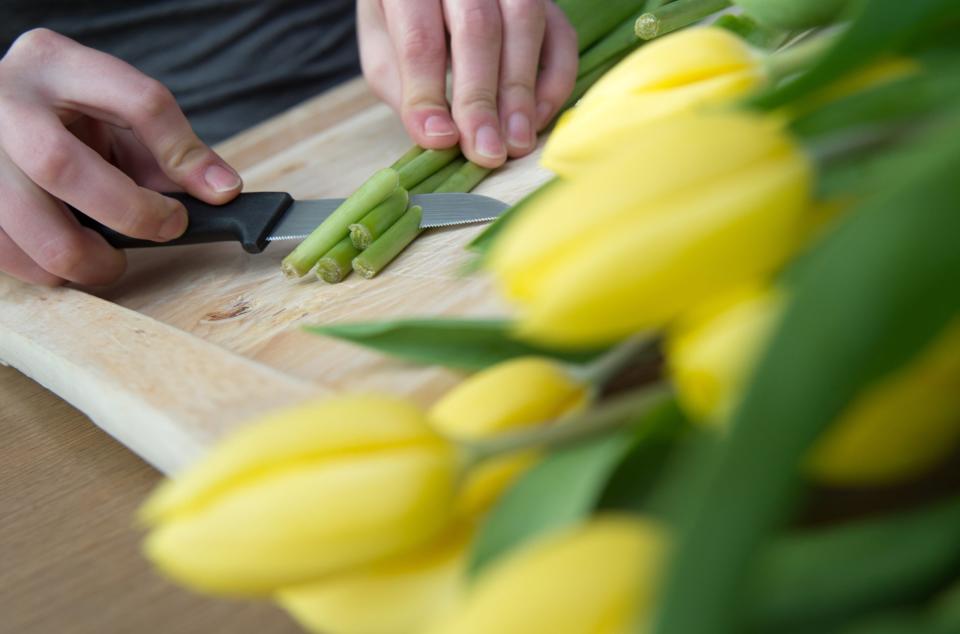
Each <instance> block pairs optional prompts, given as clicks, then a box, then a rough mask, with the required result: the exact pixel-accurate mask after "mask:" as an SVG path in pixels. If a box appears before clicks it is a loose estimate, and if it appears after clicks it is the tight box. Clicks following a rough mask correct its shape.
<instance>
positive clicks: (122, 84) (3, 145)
mask: <svg viewBox="0 0 960 634" xmlns="http://www.w3.org/2000/svg"><path fill="white" fill-rule="evenodd" d="M241 188H242V183H241V181H240V177H239V175H237V173H236V171H234V170H233V169H232V168H231V167H230V166H229V165H227V164H226V163H225V162H224V161H223V159H221V158H220V157H219V156H217V155H216V154H215V153H214V152H213V150H211V149H210V148H209V147H207V146H206V145H205V144H204V143H203V142H201V141H200V139H199V138H197V135H196V134H194V132H193V130H192V128H191V127H190V124H189V123H188V122H187V119H186V117H185V116H184V115H183V113H182V112H181V111H180V108H179V107H178V106H177V103H176V101H175V100H174V98H173V95H172V94H171V93H170V91H169V90H167V88H165V87H164V86H163V85H162V84H161V83H160V82H158V81H156V80H154V79H151V78H150V77H147V76H146V75H144V74H142V73H141V72H139V71H137V70H136V69H135V68H133V67H132V66H130V65H128V64H126V63H125V62H123V61H121V60H119V59H116V58H114V57H111V56H110V55H107V54H105V53H101V52H99V51H95V50H93V49H90V48H87V47H85V46H81V45H80V44H78V43H76V42H74V41H73V40H70V39H68V38H66V37H64V36H62V35H59V34H57V33H54V32H53V31H49V30H46V29H36V30H33V31H28V32H27V33H24V34H23V35H21V36H20V37H19V38H18V39H17V41H16V42H14V44H13V45H12V46H11V47H10V50H9V51H8V52H7V54H6V55H5V56H4V57H3V58H2V59H0V271H3V272H5V273H9V274H11V275H13V276H14V277H18V278H20V279H22V280H24V281H27V282H33V283H38V284H47V285H55V284H60V283H62V282H64V281H70V282H77V283H80V284H88V285H99V284H107V283H109V282H112V281H114V280H115V279H117V278H118V277H119V276H120V275H121V274H122V273H123V270H124V268H125V266H126V258H125V256H124V254H123V252H122V251H118V250H116V249H114V248H113V247H111V246H110V245H108V244H107V242H106V241H105V240H104V239H103V238H102V237H100V236H99V235H98V234H96V233H95V232H94V231H92V230H90V229H87V228H85V227H83V226H81V225H80V224H79V223H78V222H77V220H76V218H74V217H73V215H72V214H71V213H69V212H68V211H67V210H66V207H65V206H64V204H63V203H69V204H70V205H72V206H73V207H75V208H77V209H79V210H80V211H82V212H83V213H84V214H87V215H89V216H90V217H92V218H94V219H96V220H98V221H100V222H101V223H103V224H105V225H107V226H108V227H110V228H112V229H114V230H116V231H119V232H120V233H123V234H126V235H128V236H132V237H134V238H143V239H147V240H155V241H157V242H164V241H167V240H171V239H173V238H176V237H177V236H179V235H180V234H182V233H183V231H184V230H185V229H186V227H187V212H186V210H185V209H184V207H183V205H182V204H180V203H179V202H177V201H175V200H173V199H171V198H168V197H166V196H162V195H160V194H158V193H157V190H162V191H174V190H177V191H181V190H182V191H186V192H188V193H189V194H191V195H192V196H194V197H196V198H199V199H201V200H204V201H206V202H208V203H211V204H223V203H225V202H228V201H229V200H231V199H232V198H234V197H235V196H236V195H237V194H238V193H239V192H240V189H241Z"/></svg>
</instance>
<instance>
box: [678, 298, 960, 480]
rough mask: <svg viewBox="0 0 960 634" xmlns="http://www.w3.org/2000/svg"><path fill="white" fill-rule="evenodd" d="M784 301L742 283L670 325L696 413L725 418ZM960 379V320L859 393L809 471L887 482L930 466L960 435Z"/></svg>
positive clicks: (683, 391)
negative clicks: (725, 300) (735, 290)
mask: <svg viewBox="0 0 960 634" xmlns="http://www.w3.org/2000/svg"><path fill="white" fill-rule="evenodd" d="M780 305H781V301H780V300H779V299H778V298H777V297H776V296H775V295H773V294H767V293H764V292H762V291H760V290H759V289H750V290H745V291H741V292H739V293H737V294H734V295H733V296H731V297H730V298H729V303H728V304H727V305H722V303H720V302H718V305H717V306H715V307H713V309H712V310H705V311H703V312H701V313H700V314H699V315H697V316H696V317H694V318H691V319H690V320H687V321H685V322H684V323H682V324H680V325H679V326H678V327H677V328H676V329H675V330H674V331H673V332H672V333H671V335H670V336H669V337H668V344H667V358H668V365H669V367H670V371H671V374H672V376H673V379H674V382H675V384H676V386H677V390H678V392H679V395H680V398H681V401H682V402H683V403H684V405H685V407H687V408H688V409H689V411H691V412H692V413H693V414H694V415H695V416H698V417H699V418H700V419H701V420H707V421H711V422H715V423H716V422H721V421H722V420H723V419H724V418H725V417H726V415H727V414H728V413H729V411H730V409H731V407H733V405H734V404H735V399H736V398H737V395H738V394H739V393H740V391H741V388H742V387H743V385H742V384H743V382H744V381H745V380H746V377H747V375H748V374H749V372H750V369H751V368H752V367H753V364H754V362H755V359H756V356H757V355H758V354H759V353H760V350H761V348H762V346H763V344H764V342H765V341H766V340H767V338H768V334H769V333H770V331H771V330H772V327H773V325H774V324H775V322H776V317H777V315H778V313H779V307H780ZM958 385H960V321H958V322H956V323H954V324H953V325H951V326H950V327H949V328H948V329H947V330H946V331H945V333H944V334H942V335H941V336H940V337H939V338H938V339H937V340H936V341H935V342H934V343H933V344H931V345H930V346H929V347H928V348H927V349H926V350H925V351H922V352H921V353H920V354H919V355H918V356H917V357H915V358H914V359H913V360H912V361H911V362H909V363H908V364H907V365H906V366H905V367H902V368H900V369H898V370H897V371H896V372H894V373H893V374H891V375H889V376H887V377H884V378H882V379H881V380H880V381H878V382H877V383H875V384H873V385H871V386H870V387H868V388H867V389H866V390H865V391H864V392H863V393H862V394H861V395H860V396H858V397H857V398H855V399H854V400H853V402H852V403H850V404H849V405H848V406H847V408H846V409H845V410H844V412H843V414H842V415H841V416H840V418H839V419H838V420H837V421H835V422H834V423H833V424H832V425H831V426H830V427H829V428H828V429H827V431H826V432H825V434H824V436H823V437H822V438H821V439H820V440H819V441H818V443H817V444H816V445H815V446H814V448H813V450H812V451H811V453H810V455H809V456H808V458H807V462H806V469H807V472H808V473H809V474H810V476H811V477H812V478H814V479H816V480H818V481H820V482H823V483H825V484H832V485H838V486H875V485H884V484H891V483H895V482H900V481H904V480H908V479H910V478H914V477H917V476H919V475H921V474H923V473H924V472H925V471H927V470H929V469H930V468H931V467H932V466H934V465H936V464H937V463H939V462H941V461H942V460H943V459H944V458H945V457H946V456H947V455H948V454H950V453H951V452H952V451H953V450H954V449H955V448H956V447H957V445H958V444H960V389H957V386H958ZM771 424H776V421H771Z"/></svg>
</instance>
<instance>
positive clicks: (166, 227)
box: [158, 209, 187, 240]
mask: <svg viewBox="0 0 960 634" xmlns="http://www.w3.org/2000/svg"><path fill="white" fill-rule="evenodd" d="M186 230H187V214H186V213H185V212H184V211H183V210H182V209H177V210H176V211H174V212H173V213H172V214H170V216H169V217H168V218H167V219H166V220H164V221H163V224H162V225H160V231H159V233H158V237H159V238H160V239H161V240H173V239H174V238H179V237H180V236H181V235H182V234H183V232H184V231H186Z"/></svg>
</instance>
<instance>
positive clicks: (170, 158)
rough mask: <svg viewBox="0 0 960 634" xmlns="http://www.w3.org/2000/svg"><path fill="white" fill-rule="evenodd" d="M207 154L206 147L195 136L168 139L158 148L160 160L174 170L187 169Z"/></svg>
mask: <svg viewBox="0 0 960 634" xmlns="http://www.w3.org/2000/svg"><path fill="white" fill-rule="evenodd" d="M206 155H207V150H206V148H205V147H204V146H203V145H202V144H201V143H200V141H199V140H198V139H196V138H195V137H192V136H189V137H183V136H180V137H176V138H172V139H170V140H169V141H168V142H167V143H166V144H165V145H164V146H163V147H162V149H161V150H160V156H159V158H160V162H161V164H162V165H163V166H165V167H166V168H167V169H169V170H172V171H174V172H179V171H182V170H187V169H189V168H190V167H191V166H193V165H196V164H197V163H199V162H200V161H201V160H203V158H204V157H206Z"/></svg>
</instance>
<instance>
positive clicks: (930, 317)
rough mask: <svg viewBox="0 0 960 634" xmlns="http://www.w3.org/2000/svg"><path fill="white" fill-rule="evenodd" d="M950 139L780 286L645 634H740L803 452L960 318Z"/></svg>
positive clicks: (958, 151)
mask: <svg viewBox="0 0 960 634" xmlns="http://www.w3.org/2000/svg"><path fill="white" fill-rule="evenodd" d="M905 6H906V5H905V4H903V3H898V4H897V7H898V8H900V9H904V8H905ZM956 114H957V115H960V112H958V113H956ZM956 138H960V116H955V117H954V119H953V120H952V121H951V122H950V123H949V124H947V125H943V124H941V125H940V126H938V127H937V128H936V129H934V130H931V131H930V134H929V136H928V137H926V138H925V139H924V140H923V141H921V142H920V143H921V144H922V147H923V149H924V151H922V152H921V151H916V152H914V156H915V157H916V159H915V160H914V162H913V163H912V164H909V165H905V166H904V168H903V171H902V172H901V173H900V174H899V175H898V176H897V178H895V179H891V181H890V182H889V183H887V184H885V186H884V187H881V188H878V189H877V191H875V192H874V194H873V195H872V196H871V197H869V198H867V199H866V200H864V201H863V202H862V203H861V204H860V205H859V206H858V208H857V209H855V210H853V212H851V213H850V215H849V216H847V217H846V218H845V219H844V220H843V221H841V222H840V223H839V224H838V226H837V227H836V229H834V230H833V231H832V232H831V233H830V234H828V235H827V236H826V238H824V239H823V240H822V241H821V243H820V244H819V245H818V246H817V247H816V248H815V249H814V250H813V251H812V252H811V253H809V254H808V256H807V257H805V258H803V259H802V260H800V261H799V262H798V263H797V265H796V266H795V267H794V269H793V270H792V271H791V272H790V273H789V275H788V276H787V277H786V279H785V280H784V282H785V286H786V288H787V290H788V299H787V301H786V305H785V309H784V313H783V316H782V318H781V320H780V323H779V324H778V325H777V327H776V328H775V330H774V332H773V335H772V337H771V340H770V342H769V344H768V345H767V347H766V350H765V351H764V352H763V354H762V355H761V357H760V361H759V363H758V365H757V367H756V369H755V371H754V372H753V375H752V378H751V380H750V382H749V386H748V388H747V389H746V391H745V392H744V394H743V396H742V398H741V400H740V403H739V406H738V407H737V408H736V409H735V410H734V412H733V414H732V417H731V420H730V421H729V425H730V427H729V432H728V434H727V435H726V436H725V438H724V439H723V442H719V443H715V444H714V445H713V446H712V451H710V452H709V453H708V454H707V456H706V460H701V461H698V463H697V465H698V466H697V468H698V469H699V470H700V475H699V476H698V477H696V478H693V479H692V480H693V481H694V482H696V483H697V486H696V487H695V490H694V491H693V492H692V494H691V495H687V496H686V504H685V508H684V512H683V514H682V517H681V523H680V527H679V528H680V530H679V532H678V541H677V544H676V546H677V547H676V549H675V551H674V557H673V560H672V561H671V563H670V565H669V566H668V569H667V571H666V572H667V574H666V576H665V579H664V585H663V589H662V595H661V596H662V599H661V603H660V605H659V611H658V614H657V617H656V618H655V619H654V627H653V628H652V632H653V634H668V633H670V634H672V633H674V632H698V633H699V634H714V633H724V634H726V633H728V632H733V631H741V629H742V628H741V627H740V625H742V624H741V623H740V622H739V621H740V620H741V619H742V618H743V614H742V613H741V612H740V611H739V610H738V606H742V605H743V602H742V599H743V597H742V594H743V592H744V590H745V588H746V580H747V578H748V575H749V572H750V570H751V569H752V565H753V564H754V563H755V559H756V556H757V553H758V550H759V548H760V547H761V546H762V545H763V544H764V543H766V542H767V540H768V539H769V537H770V535H771V533H772V532H773V531H774V530H776V529H777V528H778V527H780V526H782V525H783V524H784V523H785V522H786V521H787V520H788V519H789V517H790V514H791V512H792V511H793V509H794V507H795V504H794V502H795V498H796V496H797V494H798V493H799V491H800V488H801V478H800V465H801V463H802V460H803V457H804V456H805V455H806V453H807V452H808V450H809V448H810V447H811V446H812V445H813V443H814V441H815V440H816V439H817V438H818V436H819V435H820V434H821V433H822V432H823V431H824V430H825V429H826V428H827V427H828V425H829V424H830V423H831V422H832V421H833V420H834V419H836V417H837V416H838V415H839V414H840V413H841V412H842V411H843V408H844V407H845V406H846V405H847V404H848V403H849V402H850V401H851V400H852V399H853V398H855V397H856V396H857V395H858V394H859V393H860V392H861V391H862V390H863V389H864V388H866V387H868V386H869V385H870V384H872V383H873V382H875V381H877V380H878V379H880V378H882V377H884V376H885V375H888V374H889V373H891V372H893V371H894V370H896V369H897V368H899V367H901V366H903V365H904V364H905V363H907V362H909V361H910V360H911V359H912V358H913V357H915V356H916V355H917V354H918V353H919V352H920V351H921V350H922V349H924V348H925V347H926V346H927V345H928V344H930V342H931V341H932V340H933V338H934V337H935V336H937V335H938V334H939V333H940V332H942V331H943V330H944V328H945V327H946V326H947V325H948V324H949V323H951V322H952V321H953V320H955V319H956V318H957V317H958V315H960V249H958V248H957V236H960V214H958V213H957V209H956V205H957V201H958V200H960V179H958V178H957V177H956V175H957V173H960V145H958V144H956V143H952V142H949V141H947V142H943V140H944V139H948V140H949V139H956ZM908 415H909V414H908Z"/></svg>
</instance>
